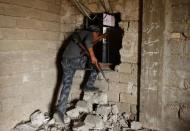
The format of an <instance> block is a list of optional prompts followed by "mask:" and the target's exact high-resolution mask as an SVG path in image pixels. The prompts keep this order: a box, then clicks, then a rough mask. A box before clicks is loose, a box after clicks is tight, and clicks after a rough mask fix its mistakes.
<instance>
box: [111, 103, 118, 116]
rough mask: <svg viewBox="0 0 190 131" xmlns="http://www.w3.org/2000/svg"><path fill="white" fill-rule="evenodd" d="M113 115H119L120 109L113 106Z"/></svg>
mask: <svg viewBox="0 0 190 131" xmlns="http://www.w3.org/2000/svg"><path fill="white" fill-rule="evenodd" d="M112 113H113V114H115V115H116V114H118V113H119V109H118V107H117V105H112Z"/></svg>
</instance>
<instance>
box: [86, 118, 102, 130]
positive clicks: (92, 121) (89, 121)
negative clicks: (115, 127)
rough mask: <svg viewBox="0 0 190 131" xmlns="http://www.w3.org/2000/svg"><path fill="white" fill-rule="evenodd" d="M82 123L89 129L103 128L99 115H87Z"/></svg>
mask: <svg viewBox="0 0 190 131" xmlns="http://www.w3.org/2000/svg"><path fill="white" fill-rule="evenodd" d="M84 123H85V125H86V126H87V127H88V128H89V129H98V130H101V129H104V122H103V120H102V119H101V118H100V116H97V115H87V117H86V119H85V120H84Z"/></svg>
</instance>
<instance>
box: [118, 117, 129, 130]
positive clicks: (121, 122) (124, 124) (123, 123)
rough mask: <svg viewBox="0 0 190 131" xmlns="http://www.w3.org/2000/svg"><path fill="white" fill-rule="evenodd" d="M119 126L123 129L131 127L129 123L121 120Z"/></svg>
mask: <svg viewBox="0 0 190 131" xmlns="http://www.w3.org/2000/svg"><path fill="white" fill-rule="evenodd" d="M119 124H120V125H121V126H122V127H127V128H128V127H129V126H128V123H127V121H125V120H124V119H120V120H119Z"/></svg>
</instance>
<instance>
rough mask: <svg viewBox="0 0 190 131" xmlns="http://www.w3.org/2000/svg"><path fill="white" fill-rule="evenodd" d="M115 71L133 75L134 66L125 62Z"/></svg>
mask: <svg viewBox="0 0 190 131" xmlns="http://www.w3.org/2000/svg"><path fill="white" fill-rule="evenodd" d="M115 70H117V71H118V72H122V73H129V74H131V73H132V64H131V63H126V62H123V63H121V64H119V65H118V66H117V67H116V69H115Z"/></svg>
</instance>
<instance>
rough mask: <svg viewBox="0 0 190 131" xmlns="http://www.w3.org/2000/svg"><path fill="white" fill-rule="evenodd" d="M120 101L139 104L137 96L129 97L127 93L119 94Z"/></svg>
mask: <svg viewBox="0 0 190 131" xmlns="http://www.w3.org/2000/svg"><path fill="white" fill-rule="evenodd" d="M119 101H120V102H124V103H128V104H134V105H136V104H137V96H133V95H129V94H126V93H120V94H119Z"/></svg>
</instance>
